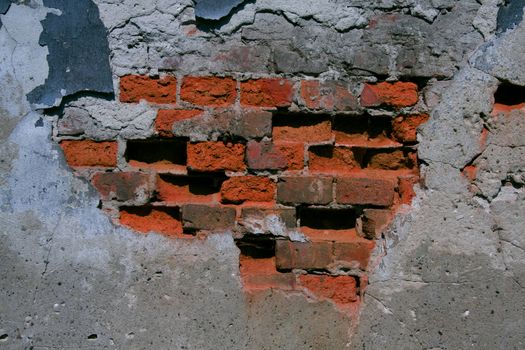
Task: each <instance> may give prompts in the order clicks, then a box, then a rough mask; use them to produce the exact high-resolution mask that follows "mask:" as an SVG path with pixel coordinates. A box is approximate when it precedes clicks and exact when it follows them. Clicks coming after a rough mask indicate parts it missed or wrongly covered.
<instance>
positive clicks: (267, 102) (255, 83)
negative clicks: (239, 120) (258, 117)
mask: <svg viewBox="0 0 525 350" xmlns="http://www.w3.org/2000/svg"><path fill="white" fill-rule="evenodd" d="M292 94H293V84H292V82H290V81H289V80H286V79H280V78H273V79H255V80H248V81H243V82H241V105H243V106H255V107H288V106H290V105H291V104H292Z"/></svg>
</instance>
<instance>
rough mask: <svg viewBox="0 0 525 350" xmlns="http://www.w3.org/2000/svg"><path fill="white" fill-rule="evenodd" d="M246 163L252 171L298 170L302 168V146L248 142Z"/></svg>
mask: <svg viewBox="0 0 525 350" xmlns="http://www.w3.org/2000/svg"><path fill="white" fill-rule="evenodd" d="M246 161H247V163H248V168H250V169H253V170H285V169H288V170H300V169H302V168H303V167H304V145H303V144H302V143H288V142H287V143H272V142H271V141H261V142H257V141H250V142H248V145H247V148H246Z"/></svg>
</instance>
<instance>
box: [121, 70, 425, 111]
mask: <svg viewBox="0 0 525 350" xmlns="http://www.w3.org/2000/svg"><path fill="white" fill-rule="evenodd" d="M295 85H296V84H295V81H293V80H290V79H284V78H261V79H249V80H237V79H234V78H232V77H214V76H211V77H210V76H207V77H195V76H192V77H183V78H182V81H181V82H180V87H179V84H178V80H177V78H176V77H174V76H170V75H167V76H163V77H150V76H144V75H127V76H123V77H121V79H120V100H121V101H122V102H139V101H140V100H146V101H148V102H151V103H158V104H191V105H195V106H208V107H228V106H232V105H233V104H235V103H236V101H239V102H240V104H241V106H248V107H289V106H290V105H291V104H292V102H293V101H294V98H295V99H296V100H299V101H301V104H302V105H304V106H305V107H306V108H309V109H313V110H326V111H344V110H355V109H357V108H358V105H359V104H358V101H357V98H356V97H355V96H354V94H353V93H352V92H351V91H350V90H349V88H348V86H346V85H344V84H342V83H340V82H334V81H319V80H303V81H301V82H300V83H299V84H298V85H299V87H298V90H299V91H298V92H297V97H295V96H294V95H295V94H296V91H295V90H296V89H295ZM238 86H239V88H238ZM417 101H418V88H417V85H416V84H414V83H411V82H380V83H374V84H372V83H367V84H364V87H363V90H362V92H361V96H360V105H361V106H362V107H378V106H390V107H394V108H402V107H410V106H413V105H415V104H416V103H417Z"/></svg>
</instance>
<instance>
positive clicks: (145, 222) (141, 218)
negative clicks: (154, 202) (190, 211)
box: [120, 207, 182, 236]
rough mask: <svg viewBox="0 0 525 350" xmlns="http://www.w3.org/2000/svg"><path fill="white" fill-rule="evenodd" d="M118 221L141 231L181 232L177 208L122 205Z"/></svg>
mask: <svg viewBox="0 0 525 350" xmlns="http://www.w3.org/2000/svg"><path fill="white" fill-rule="evenodd" d="M120 223H121V224H122V225H124V226H128V227H130V228H132V229H133V230H135V231H138V232H142V233H148V232H150V231H153V232H158V233H162V234H165V235H168V236H177V235H180V234H182V223H181V220H180V214H179V210H178V208H167V207H124V208H121V210H120Z"/></svg>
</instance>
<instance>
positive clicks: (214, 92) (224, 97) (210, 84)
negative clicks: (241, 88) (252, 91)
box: [180, 77, 237, 107]
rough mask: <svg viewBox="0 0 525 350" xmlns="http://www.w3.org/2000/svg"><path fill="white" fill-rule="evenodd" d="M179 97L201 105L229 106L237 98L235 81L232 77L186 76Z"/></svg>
mask: <svg viewBox="0 0 525 350" xmlns="http://www.w3.org/2000/svg"><path fill="white" fill-rule="evenodd" d="M180 98H181V99H182V100H183V101H186V102H190V103H193V104H195V105H201V106H213V107H225V106H230V105H232V104H233V103H234V102H235V99H236V98H237V82H236V81H235V80H234V79H232V78H219V77H186V78H184V80H183V81H182V86H181V90H180Z"/></svg>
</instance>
